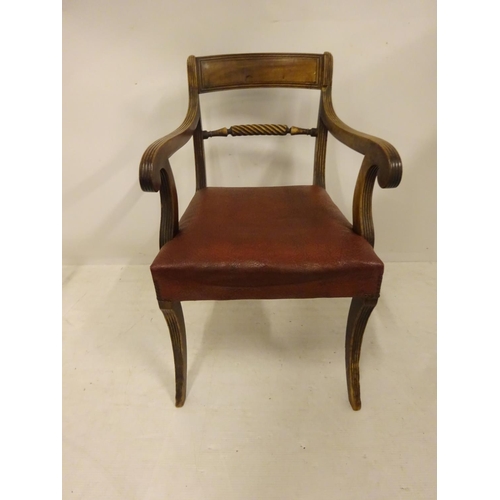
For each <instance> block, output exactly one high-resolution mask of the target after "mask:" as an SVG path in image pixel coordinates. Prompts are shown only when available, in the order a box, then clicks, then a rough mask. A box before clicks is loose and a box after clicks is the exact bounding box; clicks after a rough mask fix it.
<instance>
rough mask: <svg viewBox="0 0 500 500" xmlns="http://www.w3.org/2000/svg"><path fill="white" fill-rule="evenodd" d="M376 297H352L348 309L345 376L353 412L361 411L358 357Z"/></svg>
mask: <svg viewBox="0 0 500 500" xmlns="http://www.w3.org/2000/svg"><path fill="white" fill-rule="evenodd" d="M377 300H378V298H377V297H367V298H361V297H354V298H353V299H352V302H351V308H350V309H349V317H348V319H347V331H346V339H345V364H346V375H347V391H348V394H349V402H350V403H351V406H352V409H353V410H359V409H361V393H360V388H359V355H360V353H361V343H362V341H363V334H364V332H365V327H366V323H367V322H368V318H369V317H370V314H371V312H372V311H373V308H374V307H375V306H376V305H377Z"/></svg>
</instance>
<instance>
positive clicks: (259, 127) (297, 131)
mask: <svg viewBox="0 0 500 500" xmlns="http://www.w3.org/2000/svg"><path fill="white" fill-rule="evenodd" d="M316 132H317V130H316V129H315V128H300V127H289V126H288V125H273V124H253V125H233V126H232V127H229V128H226V127H223V128H220V129H218V130H204V131H203V139H209V138H210V137H227V136H228V135H232V136H233V137H234V136H244V135H287V134H290V135H310V136H311V137H316Z"/></svg>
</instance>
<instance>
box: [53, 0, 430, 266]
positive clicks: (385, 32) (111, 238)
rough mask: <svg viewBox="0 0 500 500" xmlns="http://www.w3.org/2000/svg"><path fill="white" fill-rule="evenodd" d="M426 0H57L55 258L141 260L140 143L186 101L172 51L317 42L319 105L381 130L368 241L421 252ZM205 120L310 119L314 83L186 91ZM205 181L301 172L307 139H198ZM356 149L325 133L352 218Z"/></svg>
mask: <svg viewBox="0 0 500 500" xmlns="http://www.w3.org/2000/svg"><path fill="white" fill-rule="evenodd" d="M435 11H436V8H435V2H434V0H424V1H421V2H410V1H405V2H401V1H400V0H364V1H361V0H351V1H346V0H344V1H339V0H317V1H316V2H311V3H309V4H306V2H303V1H298V0H286V1H285V0H268V1H262V0H254V1H252V2H242V1H239V0H237V1H232V2H229V1H227V0H217V1H216V0H214V1H212V2H206V1H205V2H201V1H194V0H184V1H182V2H181V1H179V2H174V1H160V0H149V1H144V0H142V1H139V0H129V1H123V0H122V1H118V0H107V1H105V2H103V1H102V0H85V2H81V1H76V0H66V1H64V2H63V127H64V128H63V130H64V132H63V258H64V262H65V263H67V264H76V263H82V264H83V263H87V264H106V263H109V264H122V263H123V264H149V263H150V262H151V261H152V259H153V257H154V256H155V255H156V253H157V250H158V246H157V245H158V226H159V195H158V194H155V193H143V192H142V191H141V190H140V188H139V183H138V166H139V161H140V158H141V156H142V153H143V151H144V150H145V148H146V147H147V146H148V145H149V144H150V143H151V142H153V141H154V140H156V139H157V138H159V137H161V136H163V135H165V134H166V133H168V132H170V131H172V130H173V129H174V128H176V127H177V126H178V125H179V124H180V123H181V121H182V120H183V119H184V115H185V112H186V109H187V77H186V59H187V57H188V56H189V55H190V54H193V55H196V56H202V55H212V54H225V53H241V52H312V53H322V52H324V51H329V52H331V53H332V54H333V57H334V88H333V102H334V106H335V109H336V111H337V113H338V115H339V116H340V118H341V119H342V120H344V121H345V122H346V123H347V124H348V125H350V126H352V127H354V128H356V129H358V130H361V131H363V132H367V133H370V134H373V135H376V136H379V137H382V138H383V139H386V140H388V141H389V142H391V143H392V144H393V145H394V146H395V147H396V149H398V151H399V153H400V154H401V157H402V159H403V180H402V183H401V185H400V186H399V187H398V188H397V189H392V190H391V189H386V190H382V189H380V188H379V187H378V186H377V187H376V189H375V193H374V216H375V235H376V245H375V248H376V251H377V253H378V254H379V256H380V257H381V258H382V259H384V260H386V261H433V260H435V259H436V15H435ZM201 99H202V101H201V103H202V119H203V125H204V128H205V129H216V128H219V127H223V126H230V125H237V124H242V123H284V124H287V125H296V126H302V127H313V126H316V116H317V109H318V102H319V94H318V92H316V91H307V90H278V89H272V90H260V89H259V90H252V91H228V92H220V93H214V94H207V95H202V96H201ZM205 146H206V156H207V179H208V184H209V185H221V186H237V185H254V186H256V185H279V184H283V185H285V184H308V183H311V181H312V157H313V139H311V138H308V137H273V138H260V137H259V138H257V137H250V138H233V137H228V138H225V139H224V138H213V139H210V140H208V141H205ZM361 160H362V157H361V155H359V154H358V153H355V152H352V151H350V150H349V149H348V148H346V147H345V146H343V145H342V144H340V143H339V142H337V141H335V140H334V139H333V138H331V137H330V138H329V149H328V156H327V189H328V191H329V193H330V194H331V196H332V198H333V199H334V201H335V202H336V203H337V205H338V206H339V207H340V208H341V209H342V211H343V212H344V213H345V214H346V216H348V218H349V219H351V200H352V193H353V188H354V182H355V179H356V175H357V172H358V169H359V166H360V164H361ZM172 168H173V171H174V174H175V177H176V181H177V188H178V194H179V204H180V209H181V213H182V211H183V210H184V208H185V207H186V205H187V203H188V202H189V199H190V197H191V196H192V194H193V192H194V163H193V151H192V144H191V143H188V144H187V145H186V146H185V147H184V148H183V150H181V151H180V152H179V153H178V154H176V155H175V156H174V157H173V159H172Z"/></svg>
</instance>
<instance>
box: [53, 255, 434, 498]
mask: <svg viewBox="0 0 500 500" xmlns="http://www.w3.org/2000/svg"><path fill="white" fill-rule="evenodd" d="M435 275H436V266H435V264H428V263H418V264H415V263H412V264H406V263H397V264H395V263H394V264H386V271H385V277H384V283H383V286H382V296H381V298H380V300H379V303H378V305H377V307H376V308H375V311H374V313H373V314H372V317H371V319H370V321H369V323H368V327H367V331H366V334H365V341H364V343H363V349H362V355H361V396H362V402H363V407H362V409H361V411H359V412H354V411H352V410H351V407H350V406H349V403H348V400H347V391H346V383H345V372H344V353H343V342H344V332H345V322H346V319H347V311H348V307H349V300H348V299H315V300H283V301H234V302H187V303H185V304H184V315H185V319H186V329H187V338H188V395H187V401H186V404H185V406H184V407H183V408H175V406H174V373H173V359H172V351H171V346H170V338H169V335H168V330H167V326H166V324H165V321H164V319H163V316H162V314H161V313H160V311H159V309H158V306H157V302H156V298H155V294H154V288H153V283H152V281H151V277H150V274H149V269H148V267H147V266H124V267H118V266H95V267H93V266H85V267H66V268H64V271H63V283H64V284H63V335H64V337H63V498H64V499H75V500H76V499H89V500H91V499H92V500H96V499H107V500H112V499H120V500H125V499H141V500H160V499H161V500H165V499H173V500H183V499H189V500H198V499H214V500H216V499H217V500H219V499H221V500H222V499H231V500H240V499H241V500H246V499H248V500H256V499H259V500H260V499H265V500H267V499H280V500H282V499H286V500H292V499H308V500H322V499H329V500H330V499H338V500H348V499H349V500H350V499H352V500H378V499H380V500H382V499H383V500H387V499H391V500H396V499H411V500H417V499H425V500H430V499H433V498H435V497H436V354H435V350H436V293H435V289H436V278H435Z"/></svg>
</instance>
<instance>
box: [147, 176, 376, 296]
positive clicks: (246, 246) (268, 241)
mask: <svg viewBox="0 0 500 500" xmlns="http://www.w3.org/2000/svg"><path fill="white" fill-rule="evenodd" d="M383 271H384V265H383V263H382V261H381V260H380V259H379V258H378V257H377V256H376V254H375V252H374V251H373V248H372V247H371V246H370V245H369V243H368V242H367V241H366V240H365V239H364V238H362V237H361V236H359V235H357V234H355V233H354V232H353V230H352V226H351V224H350V223H349V222H348V221H347V219H346V218H345V217H344V216H343V215H342V213H341V212H340V210H339V209H338V208H337V207H336V205H335V204H334V203H333V201H332V200H331V198H330V196H329V195H328V193H327V192H326V191H325V189H323V188H321V187H318V186H285V187H258V188H215V187H209V188H204V189H200V190H199V191H197V192H196V194H195V196H194V198H193V199H192V201H191V203H190V204H189V206H188V208H187V210H186V212H185V214H184V216H183V217H182V219H181V221H180V225H179V232H178V234H177V235H176V236H175V237H174V238H173V239H172V240H171V241H169V242H168V243H166V244H165V245H164V246H163V247H162V249H161V250H160V252H159V254H158V256H157V257H156V259H155V260H154V262H153V264H152V265H151V272H152V275H153V280H154V283H155V286H156V292H157V296H158V299H159V300H170V301H182V300H227V299H280V298H313V297H361V296H375V297H376V296H378V295H379V291H380V285H381V282H382V275H383Z"/></svg>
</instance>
